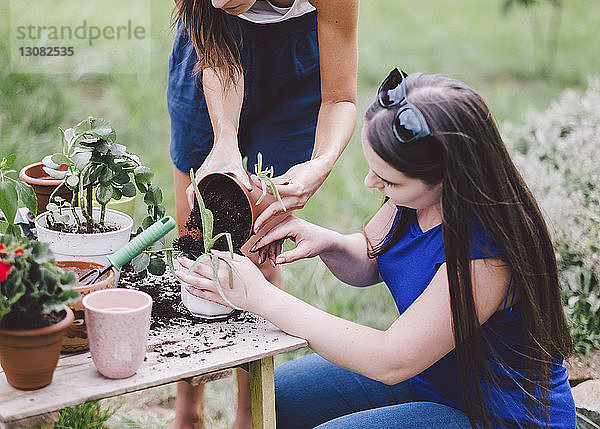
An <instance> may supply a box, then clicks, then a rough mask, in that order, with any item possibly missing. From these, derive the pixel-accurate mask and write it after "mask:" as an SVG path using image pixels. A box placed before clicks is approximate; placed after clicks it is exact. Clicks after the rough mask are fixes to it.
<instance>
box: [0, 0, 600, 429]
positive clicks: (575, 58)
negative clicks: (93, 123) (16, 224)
mask: <svg viewBox="0 0 600 429" xmlns="http://www.w3.org/2000/svg"><path fill="white" fill-rule="evenodd" d="M8 3H9V2H8V0H0V17H1V18H0V22H2V25H1V26H0V153H1V154H2V155H7V154H9V153H11V152H16V153H17V156H18V157H17V162H16V167H17V168H20V167H21V166H23V165H26V164H28V163H31V162H35V161H38V160H40V159H41V158H42V156H43V155H45V154H47V153H50V152H53V151H55V150H58V149H59V145H60V140H59V139H60V131H59V130H58V129H57V127H58V126H61V127H63V128H64V127H67V126H70V125H72V124H74V123H75V122H76V121H78V120H81V119H83V118H85V117H87V116H88V115H94V116H102V117H105V118H106V119H108V120H109V121H110V122H111V123H112V124H113V126H114V128H115V129H116V130H117V133H118V135H119V139H120V141H121V143H123V144H125V145H126V146H127V147H128V148H129V149H130V150H131V151H132V152H134V153H137V154H140V155H141V157H142V160H143V161H144V163H145V164H146V165H149V166H151V167H152V168H153V169H154V171H155V175H156V182H157V183H158V184H159V185H160V186H161V187H162V189H163V191H164V193H165V199H166V206H167V212H168V213H171V214H173V213H174V209H173V208H174V201H173V194H172V192H171V189H172V179H171V177H172V170H171V168H172V167H171V163H170V161H169V154H168V147H169V118H168V114H167V111H166V106H165V91H166V79H167V58H168V54H169V51H170V45H171V42H172V39H173V35H172V33H171V31H170V29H169V17H170V12H171V5H172V2H169V1H159V0H152V1H151V4H152V28H151V36H152V54H151V69H150V70H141V72H142V73H141V74H139V75H118V74H115V75H84V76H76V75H74V74H64V75H50V74H38V75H33V74H10V71H9V66H8V58H9V46H8V42H7V40H8V31H9V26H8V25H7V24H8V23H7V22H5V20H7V18H5V17H7V16H9V15H8V12H7V11H8V6H9V5H8ZM501 3H502V2H501V1H500V0H497V1H481V0H456V1H453V2H448V1H445V0H430V1H426V2H424V3H415V2H409V1H404V2H400V1H398V0H377V1H363V2H361V13H360V24H359V26H360V29H359V80H358V85H359V87H358V89H359V100H358V110H359V121H358V124H357V132H355V136H354V137H353V139H352V141H351V142H350V144H349V146H348V148H347V149H346V151H345V152H344V154H343V155H342V157H341V158H340V160H339V162H338V164H337V165H336V168H335V169H334V171H333V173H332V174H331V175H330V177H329V178H328V179H327V181H326V182H325V184H324V185H323V187H322V188H321V189H320V190H319V191H318V192H317V194H316V195H315V196H314V197H313V198H312V199H311V201H310V202H309V204H308V205H307V206H306V207H305V208H304V209H303V210H302V211H301V212H300V213H299V215H300V216H301V217H304V218H306V219H308V220H314V221H317V220H318V222H319V223H321V224H323V225H324V226H327V227H332V228H335V229H337V230H339V231H346V232H350V231H356V230H358V229H359V228H361V227H362V226H363V225H364V223H365V222H366V221H367V220H368V218H369V215H370V214H372V213H373V212H374V211H375V210H376V209H377V208H378V206H379V204H380V203H381V198H380V197H379V196H378V195H377V193H376V192H372V191H368V190H366V189H365V188H364V186H363V184H362V181H363V178H364V174H366V171H367V168H366V163H365V162H364V160H363V159H362V154H361V150H360V144H359V135H360V133H359V132H358V131H359V130H360V125H361V123H362V112H364V111H365V109H366V107H367V106H368V104H369V103H370V102H371V101H372V100H373V98H374V92H375V90H376V88H377V86H378V84H379V83H380V81H381V80H382V79H383V78H384V77H385V76H386V75H387V73H388V72H389V70H391V69H392V68H393V67H395V66H398V67H400V68H402V69H403V70H405V71H407V72H415V71H427V72H435V73H445V74H449V75H451V76H453V77H457V78H459V79H461V80H464V81H466V82H467V83H469V84H470V85H471V86H472V87H474V88H475V89H476V90H477V91H478V92H480V94H481V95H482V96H483V98H484V99H485V100H486V101H487V102H488V104H489V105H490V107H491V110H492V112H493V113H494V114H495V116H496V119H497V120H498V121H499V122H500V123H502V122H503V121H506V120H510V121H515V122H518V121H520V118H521V117H522V115H523V114H524V113H525V112H527V111H528V110H529V109H536V110H541V109H543V108H545V107H546V106H548V104H549V103H550V102H551V101H552V100H555V99H557V98H558V96H559V94H560V93H561V92H562V91H563V90H564V89H565V88H576V89H580V90H582V89H584V88H585V87H586V86H587V79H588V77H589V76H591V75H594V74H598V72H599V70H600V56H599V55H598V48H599V47H600V32H598V28H600V2H598V1H595V0H566V1H565V2H564V3H565V5H564V8H563V12H562V16H561V26H560V32H559V34H558V50H557V53H556V61H555V67H554V70H553V72H552V73H550V74H549V75H548V76H547V77H543V76H541V75H540V74H539V73H536V71H535V61H534V59H533V58H534V56H535V50H534V46H536V45H535V44H534V42H533V35H532V31H531V22H532V21H531V19H532V17H531V16H530V14H528V13H527V12H525V11H523V10H518V9H515V10H513V11H512V12H511V13H510V14H508V15H503V14H502V10H501ZM539 12H540V16H539V17H540V18H541V22H542V23H543V25H545V26H547V25H548V24H547V23H548V22H549V20H550V8H549V7H542V8H541V10H540V11H539ZM534 17H535V15H534ZM538 34H539V33H538ZM141 206H142V205H141V204H140V205H139V206H138V209H139V210H140V212H138V213H137V216H136V217H137V218H138V219H137V220H138V222H139V221H140V220H141V218H142V215H143V213H141V210H142V207H141ZM285 280H286V288H287V290H289V291H290V292H291V293H293V294H295V295H296V296H298V297H300V298H302V299H306V300H307V301H309V302H311V303H313V304H315V305H316V306H318V307H320V308H323V309H326V310H327V311H329V312H331V313H334V314H337V315H339V316H342V317H345V318H349V319H352V320H355V321H357V322H360V323H365V324H368V325H370V326H373V327H377V328H385V327H387V326H388V325H389V324H390V323H391V321H393V320H394V318H395V317H396V315H397V313H396V310H395V307H394V305H393V301H392V300H391V297H390V295H389V293H388V292H387V290H386V288H385V287H384V286H382V285H378V286H374V287H371V288H368V289H366V290H365V289H363V290H357V289H354V288H351V287H348V286H345V285H342V284H340V283H339V282H338V281H337V280H335V279H334V278H333V277H332V276H331V275H330V274H329V273H328V272H327V270H326V269H325V267H324V266H323V265H322V264H321V263H320V262H319V261H316V260H310V261H302V262H298V263H295V264H293V265H292V266H289V267H286V268H285ZM292 356H295V354H294V355H292V354H290V355H287V356H284V357H283V358H282V359H289V358H290V357H292ZM233 386H234V384H233V382H232V381H231V380H228V381H220V382H217V383H213V384H212V385H210V386H209V388H208V391H207V415H208V416H209V419H210V422H209V424H208V427H210V428H220V427H228V425H229V424H230V423H231V419H232V409H233V404H234V402H233V401H234V397H235V393H234V391H233V389H234V387H233ZM154 392H155V393H153V395H156V396H157V398H158V399H156V398H153V399H152V400H150V399H149V400H148V401H147V402H145V403H150V402H151V403H152V404H153V406H156V407H158V408H159V409H160V408H161V407H162V406H167V407H168V406H170V402H169V398H172V396H173V394H174V390H173V389H172V388H170V387H167V388H163V389H161V390H158V391H154ZM129 402H130V401H129V400H128V404H129ZM223 403H225V405H223ZM157 404H158V405H157ZM161 404H163V405H161ZM165 404H166V405H165ZM136 407H137V408H139V403H138V405H136V406H133V405H132V406H125V407H123V408H122V409H121V410H120V411H119V412H118V413H117V415H116V417H114V418H113V420H112V421H113V422H115V424H116V425H118V426H121V425H122V424H124V423H116V422H117V421H120V422H124V421H125V420H118V419H126V420H127V422H128V424H130V425H133V426H130V427H135V425H138V427H140V425H143V427H153V425H155V427H161V425H162V424H163V423H164V422H165V421H166V420H165V419H167V420H168V417H170V415H168V414H166V415H165V414H164V413H163V414H160V413H158V414H160V416H159V417H156V418H155V419H154V420H153V421H151V422H149V421H147V420H142V419H143V417H142V414H143V412H144V411H143V410H139V412H136V411H135V408H136ZM165 416H166V417H165ZM161 419H162V420H161ZM142 422H143V423H142Z"/></svg>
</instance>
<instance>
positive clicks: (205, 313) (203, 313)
mask: <svg viewBox="0 0 600 429" xmlns="http://www.w3.org/2000/svg"><path fill="white" fill-rule="evenodd" d="M173 266H174V268H175V269H176V270H182V271H187V269H186V268H184V267H183V266H182V265H181V264H180V263H179V261H178V260H177V259H174V260H173ZM192 275H193V276H197V274H195V273H192ZM179 283H181V302H183V305H185V307H186V308H187V309H188V310H189V311H190V313H192V314H193V315H194V316H196V317H201V318H203V319H217V318H222V317H225V316H228V315H229V314H231V312H232V311H233V310H232V309H231V308H229V307H226V306H224V305H221V304H217V303H215V302H212V301H208V300H206V299H202V298H198V297H197V296H195V295H192V294H191V293H189V292H188V291H187V287H188V286H190V285H189V284H188V283H186V282H184V281H182V280H181V279H179Z"/></svg>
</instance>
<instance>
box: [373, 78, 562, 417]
mask: <svg viewBox="0 0 600 429" xmlns="http://www.w3.org/2000/svg"><path fill="white" fill-rule="evenodd" d="M406 90H407V97H408V98H409V99H410V102H411V103H412V104H414V105H415V106H417V108H418V109H419V110H420V111H421V112H422V113H423V116H424V117H425V119H426V121H427V123H428V125H429V128H430V130H431V133H432V136H430V137H426V138H424V139H421V140H418V141H416V142H413V143H410V144H401V143H399V142H398V141H397V140H396V139H395V137H394V135H393V132H392V122H393V120H394V115H395V113H396V110H395V109H384V108H382V107H380V106H379V104H378V103H377V102H375V103H373V104H372V105H371V107H370V108H369V109H368V111H367V114H366V119H367V126H368V128H367V139H368V142H369V144H370V145H371V147H372V148H373V150H374V151H375V153H377V154H378V155H379V156H380V157H381V158H382V159H383V160H385V161H386V162H387V163H388V164H390V165H391V166H392V167H394V168H395V169H397V170H399V171H401V172H402V173H404V174H406V175H407V176H409V177H412V178H416V179H420V180H422V181H424V182H425V183H428V184H432V185H433V184H439V183H441V184H442V195H441V206H442V233H443V240H444V250H445V255H446V265H447V271H448V284H449V291H450V306H451V311H452V328H453V335H454V342H455V345H456V346H455V350H456V356H457V360H458V366H459V372H460V379H461V391H462V395H463V399H464V403H465V407H466V412H467V415H468V416H469V420H470V421H471V425H472V426H473V427H475V425H476V424H480V425H483V426H484V427H490V416H489V415H488V412H489V411H490V410H489V409H488V408H487V407H486V405H485V401H484V397H483V392H482V388H481V384H480V382H479V381H480V380H487V381H491V382H493V380H491V379H490V378H491V377H492V375H491V372H490V371H488V367H487V363H486V354H485V348H484V341H487V339H484V338H482V334H481V329H480V325H479V322H478V319H477V313H476V308H475V301H474V299H473V288H472V284H471V269H470V259H471V256H470V235H471V232H470V228H469V220H470V219H477V220H478V221H479V222H481V224H482V225H483V227H484V228H485V230H486V231H487V232H488V233H489V234H490V237H491V239H492V240H493V242H494V245H495V246H496V247H497V248H498V249H499V251H500V252H501V254H502V259H503V261H504V262H505V263H506V264H507V265H508V267H509V268H510V270H511V272H512V279H513V284H514V287H516V288H517V291H518V292H517V293H518V297H519V301H520V304H519V305H520V308H521V313H522V323H523V326H524V329H525V347H526V349H525V350H526V352H527V363H526V366H525V374H524V376H525V379H526V380H527V381H526V383H525V386H523V388H524V390H525V395H524V404H523V405H524V411H525V412H527V413H528V414H529V415H530V416H533V410H534V409H535V406H534V405H535V401H536V399H535V398H536V397H539V403H540V404H541V407H542V410H543V412H544V414H545V415H544V416H542V418H543V419H545V420H546V422H547V424H548V423H549V418H550V416H549V396H548V392H549V391H550V388H551V385H550V363H551V361H552V358H556V357H561V358H565V357H567V356H569V355H570V354H571V352H572V341H571V336H570V334H569V329H568V327H567V324H566V320H565V316H564V312H563V308H562V304H561V298H560V288H559V281H558V274H557V269H556V260H555V256H554V250H553V248H552V242H551V240H550V236H549V233H548V229H547V227H546V224H545V222H544V219H543V216H542V214H541V212H540V209H539V207H538V205H537V203H536V201H535V199H534V197H533V195H532V194H531V192H530V191H529V189H528V187H527V185H526V184H525V182H524V180H523V178H522V177H521V175H520V174H519V172H518V171H517V169H516V167H515V165H514V164H513V162H512V160H511V158H510V155H509V154H508V151H507V150H506V147H505V145H504V143H503V141H502V138H501V137H500V133H499V132H498V128H497V127H496V124H495V122H494V120H493V118H492V116H491V114H490V112H489V110H488V108H487V106H486V105H485V103H484V101H483V100H482V99H481V97H480V96H479V95H478V94H477V93H475V91H473V90H472V89H471V88H470V87H468V86H467V85H465V84H464V83H462V82H460V81H457V80H455V79H452V78H449V77H447V76H443V75H430V74H414V75H410V76H408V78H407V79H406ZM412 215H414V211H411V210H403V211H402V214H401V217H400V219H399V221H398V222H396V225H395V227H394V228H393V230H392V231H391V233H390V234H391V235H390V237H389V239H388V240H387V241H384V242H382V243H380V245H379V246H377V247H376V248H375V249H374V250H373V252H372V255H373V256H376V255H379V254H381V253H383V252H385V251H386V250H388V249H389V248H390V247H392V246H393V245H394V244H395V243H396V242H397V241H398V240H399V239H400V238H401V237H402V235H403V234H404V233H405V231H406V225H407V222H409V221H410V219H411V216H412ZM536 380H537V381H538V382H539V383H540V384H538V385H537V387H536ZM532 425H533V424H532Z"/></svg>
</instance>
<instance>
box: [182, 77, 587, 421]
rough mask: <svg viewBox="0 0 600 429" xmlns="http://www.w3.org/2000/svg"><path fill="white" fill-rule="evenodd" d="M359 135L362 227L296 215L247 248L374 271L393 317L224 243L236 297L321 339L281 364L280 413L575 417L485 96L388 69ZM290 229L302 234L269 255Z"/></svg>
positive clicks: (535, 213)
mask: <svg viewBox="0 0 600 429" xmlns="http://www.w3.org/2000/svg"><path fill="white" fill-rule="evenodd" d="M362 145H363V151H364V155H365V158H366V160H367V163H368V165H369V172H368V174H367V176H366V178H365V185H366V186H367V187H370V188H376V189H378V190H379V191H381V192H382V193H383V194H384V195H385V197H386V202H385V203H384V204H383V206H382V207H381V209H380V210H379V211H378V212H377V214H376V215H375V216H374V217H373V218H372V220H371V221H370V222H369V224H368V225H367V227H366V228H365V230H364V231H363V233H359V234H352V235H342V234H339V233H337V232H334V231H330V230H327V229H324V228H321V227H319V226H316V225H313V224H310V223H308V222H306V221H303V220H300V219H298V218H291V219H289V220H288V221H287V222H285V223H282V224H280V225H278V226H277V227H275V228H274V229H273V230H271V231H270V232H269V233H268V234H267V235H266V236H265V237H264V238H263V239H261V240H260V242H259V243H257V246H256V249H258V253H259V254H260V255H261V258H265V257H271V258H275V260H276V261H277V263H288V262H292V261H295V260H298V259H301V258H306V257H312V256H317V255H318V256H320V257H321V259H322V260H323V262H324V263H325V264H326V265H327V266H328V267H329V269H330V270H331V271H332V272H333V273H334V274H335V275H336V276H337V277H338V278H339V279H340V280H342V281H344V282H346V283H348V284H351V285H354V286H368V285H371V284H374V283H377V282H379V281H382V280H383V281H384V282H385V283H386V285H387V286H388V287H389V289H390V291H391V293H392V296H393V297H394V300H395V302H396V305H397V307H398V310H399V312H400V316H399V317H398V319H397V320H396V321H395V322H394V323H393V324H392V325H391V326H390V327H389V328H388V329H387V330H385V331H380V330H376V329H372V328H369V327H366V326H361V325H357V324H354V323H352V322H349V321H346V320H343V319H340V318H337V317H334V316H332V315H330V314H327V313H325V312H323V311H321V310H318V309H316V308H314V307H312V306H310V305H309V304H306V303H304V302H302V301H300V300H298V299H296V298H294V297H293V296H291V295H289V294H287V293H285V292H284V291H281V290H279V289H277V288H275V287H273V286H272V285H271V284H269V282H268V281H266V280H265V279H264V278H263V277H262V275H261V274H260V272H259V271H258V270H257V269H256V267H255V266H254V265H252V264H251V263H249V261H247V260H246V259H244V258H242V257H237V256H236V257H235V258H234V263H235V264H236V267H237V268H238V269H239V270H240V272H241V275H242V277H243V278H244V280H243V281H242V280H240V279H239V278H237V276H234V277H235V281H234V284H235V285H234V288H233V290H229V289H227V290H226V291H225V293H226V294H227V296H228V298H229V299H230V300H231V302H233V303H235V304H236V305H239V306H240V307H242V308H245V309H247V310H249V311H252V312H254V313H256V314H259V315H261V316H263V317H265V318H266V319H268V320H270V321H271V322H273V323H274V324H275V325H277V326H279V327H280V328H281V329H282V330H284V331H286V332H288V333H290V334H292V335H296V336H299V337H302V338H306V339H307V340H308V342H309V345H310V347H311V348H312V349H313V350H314V351H315V352H316V353H318V355H317V354H314V355H310V356H306V357H304V358H300V359H297V360H295V361H292V362H288V363H286V364H284V365H282V366H280V367H279V368H277V370H276V380H275V382H276V401H277V402H276V410H277V425H278V427H282V428H290V427H294V428H308V427H315V426H319V428H328V429H331V428H349V427H352V428H354V427H360V428H382V427H386V428H413V427H414V428H423V427H435V428H437V427H440V428H441V427H443V428H469V427H478V428H516V427H531V428H534V427H535V428H537V427H549V428H575V424H576V423H575V406H574V403H573V398H572V395H571V391H570V387H569V383H568V374H567V371H566V368H565V367H564V365H563V360H564V359H565V357H567V356H568V355H569V354H570V352H571V347H572V344H571V338H570V335H569V330H568V328H567V326H566V323H565V317H564V313H563V309H562V306H561V300H560V292H559V283H558V277H557V270H556V261H555V259H554V252H553V249H552V245H551V241H550V238H549V234H548V230H547V228H546V225H545V223H544V220H543V218H542V215H541V213H540V210H539V208H538V206H537V204H536V202H535V200H534V198H533V196H532V195H531V193H530V191H529V189H528V188H527V186H526V184H525V183H524V181H523V179H522V178H521V176H520V174H519V173H518V171H517V170H516V168H515V166H514V164H513V162H512V160H511V159H510V156H509V154H508V152H507V150H506V148H505V146H504V144H503V142H502V139H501V137H500V135H499V133H498V130H497V127H496V125H495V123H494V120H493V118H492V116H491V114H490V112H489V110H488V108H487V107H486V105H485V103H484V102H483V100H482V99H481V98H480V97H479V95H477V94H476V93H475V92H474V91H473V90H472V89H471V88H469V87H468V86H467V85H465V84H464V83H462V82H459V81H457V80H454V79H451V78H449V77H446V76H442V75H428V74H414V75H410V76H408V77H406V75H404V74H403V73H402V72H400V71H398V70H397V69H396V70H394V71H393V72H392V73H391V74H390V76H389V77H388V78H387V79H386V80H385V82H384V83H383V84H382V86H381V88H380V90H379V92H378V95H377V101H376V102H375V103H373V105H372V106H371V107H370V108H369V110H368V111H367V114H366V122H365V125H364V128H363V134H362ZM285 237H289V238H291V239H293V240H294V241H295V243H296V247H295V248H294V249H292V250H289V251H287V252H284V253H281V254H277V255H275V254H274V253H273V252H276V250H277V249H279V246H273V243H275V242H277V241H278V240H281V239H282V238H285ZM185 265H186V266H190V264H187V263H186V264H185ZM196 271H197V272H198V273H199V274H201V275H202V276H203V277H204V278H200V277H199V278H194V277H190V276H189V275H185V274H183V273H179V274H178V275H179V276H180V277H181V278H182V279H184V280H185V281H187V282H190V283H192V284H193V285H194V287H193V288H190V291H191V292H192V293H194V294H195V295H197V296H200V297H202V298H206V299H211V300H213V301H217V302H221V303H223V300H222V299H221V298H220V296H219V294H218V292H217V291H216V290H215V288H214V286H213V283H212V279H211V277H212V269H211V267H210V266H208V265H201V266H199V267H198V268H197V270H196ZM220 276H222V277H223V278H222V281H225V277H226V276H227V270H225V269H224V268H223V269H222V270H221V273H220Z"/></svg>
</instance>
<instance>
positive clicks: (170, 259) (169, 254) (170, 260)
mask: <svg viewBox="0 0 600 429" xmlns="http://www.w3.org/2000/svg"><path fill="white" fill-rule="evenodd" d="M165 254H166V255H167V265H168V266H169V271H171V275H172V276H173V277H175V278H177V276H176V275H175V266H174V265H173V250H172V249H170V250H165ZM0 296H1V295H0Z"/></svg>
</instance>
